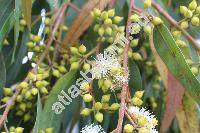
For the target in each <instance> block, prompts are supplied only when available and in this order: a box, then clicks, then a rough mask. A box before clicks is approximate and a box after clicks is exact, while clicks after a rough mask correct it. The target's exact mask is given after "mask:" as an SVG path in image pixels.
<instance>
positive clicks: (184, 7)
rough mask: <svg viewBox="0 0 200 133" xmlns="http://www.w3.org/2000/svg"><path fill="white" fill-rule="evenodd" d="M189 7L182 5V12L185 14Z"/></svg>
mask: <svg viewBox="0 0 200 133" xmlns="http://www.w3.org/2000/svg"><path fill="white" fill-rule="evenodd" d="M187 10H188V9H187V7H186V6H180V13H181V14H185V13H186V12H187Z"/></svg>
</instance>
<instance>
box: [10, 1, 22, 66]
mask: <svg viewBox="0 0 200 133" xmlns="http://www.w3.org/2000/svg"><path fill="white" fill-rule="evenodd" d="M20 2H21V1H20V0H15V10H14V11H15V25H14V48H13V53H12V61H11V63H13V62H14V61H15V52H16V48H17V42H18V38H19V28H20V26H19V17H20Z"/></svg>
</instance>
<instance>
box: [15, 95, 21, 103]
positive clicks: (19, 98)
mask: <svg viewBox="0 0 200 133" xmlns="http://www.w3.org/2000/svg"><path fill="white" fill-rule="evenodd" d="M16 101H17V102H18V103H20V102H22V96H21V95H18V96H17V97H16Z"/></svg>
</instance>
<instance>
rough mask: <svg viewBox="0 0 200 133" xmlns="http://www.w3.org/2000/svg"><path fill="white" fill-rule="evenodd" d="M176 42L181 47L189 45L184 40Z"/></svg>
mask: <svg viewBox="0 0 200 133" xmlns="http://www.w3.org/2000/svg"><path fill="white" fill-rule="evenodd" d="M176 44H177V45H178V46H179V47H187V44H186V43H185V42H184V41H182V40H176Z"/></svg>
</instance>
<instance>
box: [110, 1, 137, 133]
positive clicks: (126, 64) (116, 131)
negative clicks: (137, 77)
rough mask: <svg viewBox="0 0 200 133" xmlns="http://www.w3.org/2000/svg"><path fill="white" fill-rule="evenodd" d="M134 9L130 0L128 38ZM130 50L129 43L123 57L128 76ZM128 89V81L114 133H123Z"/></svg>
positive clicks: (124, 87) (123, 92)
mask: <svg viewBox="0 0 200 133" xmlns="http://www.w3.org/2000/svg"><path fill="white" fill-rule="evenodd" d="M132 9H134V0H130V7H129V14H128V20H127V25H126V38H129V35H130V34H129V32H128V30H129V28H128V26H130V24H131V22H130V16H131V14H132ZM128 50H129V44H126V45H125V48H124V57H123V67H124V70H125V73H124V76H125V77H126V78H128ZM127 90H128V83H125V84H124V85H123V87H122V92H121V106H120V109H119V119H118V124H117V128H116V129H115V130H114V131H113V133H121V132H122V124H123V119H124V114H125V109H126V94H127Z"/></svg>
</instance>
